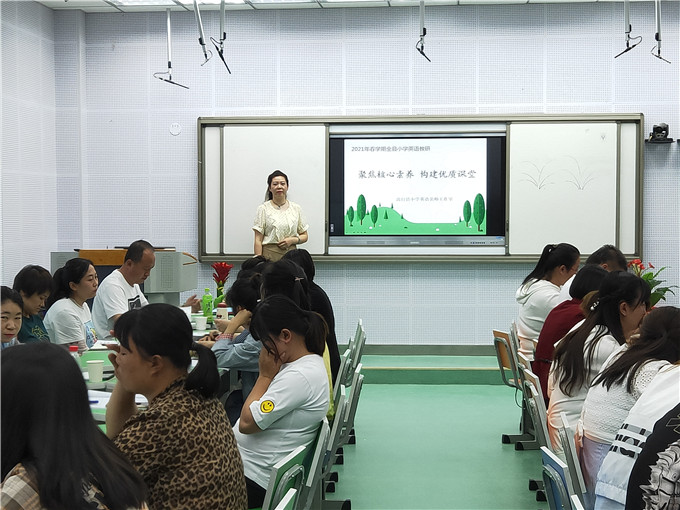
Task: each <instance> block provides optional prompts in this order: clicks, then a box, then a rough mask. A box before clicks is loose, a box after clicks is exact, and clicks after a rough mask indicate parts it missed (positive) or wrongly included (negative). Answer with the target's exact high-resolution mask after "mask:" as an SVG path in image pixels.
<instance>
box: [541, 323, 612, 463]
mask: <svg viewBox="0 0 680 510" xmlns="http://www.w3.org/2000/svg"><path fill="white" fill-rule="evenodd" d="M581 324H582V322H581V323H579V324H577V325H576V326H575V327H574V329H575V328H578V327H579V326H580V325H581ZM572 331H573V329H572ZM603 331H605V334H604V335H603V336H601V337H600V339H599V340H598V342H597V346H596V347H595V350H594V351H593V359H592V361H591V363H590V372H588V373H587V374H586V377H585V381H584V382H583V384H582V385H581V387H580V388H575V389H574V390H572V391H573V392H574V394H573V395H572V396H569V395H566V394H565V393H563V392H562V390H561V389H560V386H559V384H558V381H559V377H558V374H557V373H556V372H557V371H556V370H555V364H554V363H553V365H552V367H551V368H550V376H549V377H548V395H549V396H550V405H549V406H548V431H549V432H550V440H551V442H552V445H553V450H554V451H555V452H556V453H559V452H561V451H562V442H561V441H560V436H559V433H558V432H557V429H558V428H559V427H560V426H561V425H562V420H561V419H560V413H565V414H566V415H567V419H568V422H569V426H570V427H575V426H576V424H577V423H578V419H579V418H580V417H581V410H582V409H583V402H585V400H586V395H587V394H588V388H590V384H591V383H592V382H593V379H595V376H596V375H597V374H598V373H599V372H600V369H601V368H602V365H603V363H604V362H605V361H606V360H607V358H609V356H611V354H612V353H613V352H615V351H618V350H619V349H620V348H621V346H620V345H619V343H618V342H617V341H616V338H614V337H613V336H611V335H609V334H607V333H608V330H606V329H605V328H604V326H595V327H594V328H593V329H592V331H591V332H590V334H589V335H588V338H587V339H586V342H585V344H584V346H583V356H584V358H585V355H586V352H588V348H589V347H590V344H591V343H592V341H593V339H594V338H595V336H596V335H597V334H601V333H602V332H603Z"/></svg>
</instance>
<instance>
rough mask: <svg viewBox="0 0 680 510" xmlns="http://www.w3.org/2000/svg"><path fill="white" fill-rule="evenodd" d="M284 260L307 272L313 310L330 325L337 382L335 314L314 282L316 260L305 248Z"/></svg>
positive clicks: (329, 351)
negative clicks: (288, 260) (290, 261)
mask: <svg viewBox="0 0 680 510" xmlns="http://www.w3.org/2000/svg"><path fill="white" fill-rule="evenodd" d="M283 258H284V259H290V260H292V261H293V262H295V263H296V264H297V265H298V266H300V267H301V268H302V270H303V271H304V272H305V275H306V276H307V280H308V281H309V300H310V304H311V310H312V312H316V313H318V314H321V316H322V317H323V318H324V319H325V321H326V324H327V325H328V338H326V345H327V346H328V354H329V356H330V361H331V373H332V374H333V381H335V380H336V379H337V377H338V370H340V350H339V349H338V340H337V338H336V336H335V315H334V314H333V306H332V305H331V300H330V299H328V294H326V292H325V291H324V290H323V289H322V288H321V287H319V286H318V285H317V284H316V283H315V282H314V276H315V274H316V269H315V267H314V260H313V259H312V256H311V255H310V254H309V252H308V251H307V250H305V249H304V248H298V249H297V250H291V251H289V252H287V253H286V254H285V255H284V256H283Z"/></svg>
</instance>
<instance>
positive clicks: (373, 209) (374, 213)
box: [371, 206, 378, 227]
mask: <svg viewBox="0 0 680 510" xmlns="http://www.w3.org/2000/svg"><path fill="white" fill-rule="evenodd" d="M371 221H372V222H373V227H375V224H376V223H377V222H378V208H377V207H376V206H373V207H371Z"/></svg>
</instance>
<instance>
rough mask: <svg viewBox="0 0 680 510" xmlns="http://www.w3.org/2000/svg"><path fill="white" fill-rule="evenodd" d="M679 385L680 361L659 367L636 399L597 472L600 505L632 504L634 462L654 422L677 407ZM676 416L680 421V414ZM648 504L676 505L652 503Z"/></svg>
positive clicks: (618, 508) (618, 509)
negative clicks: (629, 495) (629, 499)
mask: <svg viewBox="0 0 680 510" xmlns="http://www.w3.org/2000/svg"><path fill="white" fill-rule="evenodd" d="M679 386H680V365H671V366H669V367H666V368H663V369H661V370H660V371H659V373H658V374H657V375H656V376H655V377H654V379H652V382H651V383H649V386H647V388H646V389H645V391H644V392H643V393H642V395H640V398H639V399H638V400H637V402H635V405H634V406H633V407H632V408H631V410H630V412H629V413H628V416H627V417H626V419H625V421H624V422H623V425H621V426H620V427H619V430H618V432H617V433H616V436H615V437H614V441H613V442H612V446H611V448H610V449H609V452H607V455H606V456H605V458H604V460H603V461H602V466H600V470H599V471H598V473H597V485H596V486H595V498H596V499H595V508H596V509H598V510H603V509H612V510H614V509H616V510H623V509H624V508H626V509H627V508H629V507H628V506H624V505H625V504H626V494H627V491H628V485H629V480H631V471H632V469H633V465H634V464H635V462H636V460H637V458H638V456H639V455H640V452H641V451H642V449H643V448H644V446H645V444H646V441H647V439H648V438H649V435H650V434H651V432H652V430H654V428H655V427H654V424H655V423H657V421H658V420H659V419H661V418H662V417H663V416H664V415H666V414H667V413H668V412H669V411H670V410H671V409H672V408H673V407H675V406H677V405H678V404H680V391H679V390H678V387H679ZM674 418H675V421H677V419H678V417H677V415H676V416H675V417H674ZM630 508H635V507H630ZM638 508H645V507H638ZM646 508H659V509H660V508H674V507H672V506H669V507H664V506H659V507H654V506H650V507H646Z"/></svg>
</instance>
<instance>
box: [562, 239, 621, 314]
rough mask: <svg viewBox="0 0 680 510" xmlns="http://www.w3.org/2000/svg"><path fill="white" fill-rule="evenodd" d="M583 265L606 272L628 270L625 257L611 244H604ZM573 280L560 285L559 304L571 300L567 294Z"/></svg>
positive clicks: (572, 278) (570, 279)
mask: <svg viewBox="0 0 680 510" xmlns="http://www.w3.org/2000/svg"><path fill="white" fill-rule="evenodd" d="M585 265H586V266H591V265H593V266H600V267H601V268H602V269H604V270H605V271H607V272H612V271H627V270H628V262H627V261H626V257H625V255H624V254H623V253H621V250H619V249H618V248H617V247H616V246H613V245H611V244H605V245H604V246H602V247H601V248H598V249H597V250H595V251H594V252H593V254H592V255H591V256H590V257H588V258H587V259H586V262H585ZM574 278H575V277H574V276H572V277H571V278H569V279H568V280H567V281H566V282H565V283H564V285H562V288H561V289H560V297H559V302H560V303H561V302H563V301H567V300H569V299H571V297H572V296H571V294H570V293H569V287H571V284H572V282H573V281H574Z"/></svg>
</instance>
